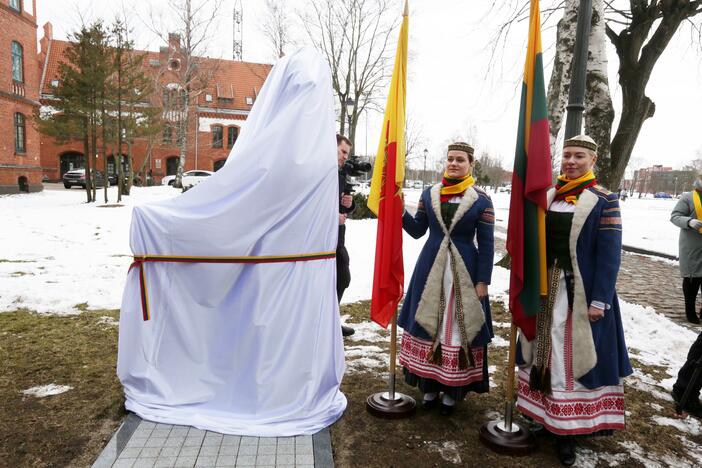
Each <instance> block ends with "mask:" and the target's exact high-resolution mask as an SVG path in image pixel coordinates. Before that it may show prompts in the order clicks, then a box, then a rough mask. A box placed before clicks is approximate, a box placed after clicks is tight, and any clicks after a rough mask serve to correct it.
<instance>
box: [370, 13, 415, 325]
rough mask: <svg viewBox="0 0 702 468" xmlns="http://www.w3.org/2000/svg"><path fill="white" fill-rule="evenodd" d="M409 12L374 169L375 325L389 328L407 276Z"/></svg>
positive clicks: (372, 201) (372, 197) (399, 46)
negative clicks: (404, 231)
mask: <svg viewBox="0 0 702 468" xmlns="http://www.w3.org/2000/svg"><path fill="white" fill-rule="evenodd" d="M408 26H409V8H408V5H407V2H406V1H405V11H404V14H403V18H402V27H401V28H400V38H399V39H398V41H397V52H396V54H395V68H394V70H393V73H392V82H391V83H390V94H389V95H388V102H387V105H386V106H385V117H384V118H383V127H382V131H381V134H380V143H379V145H378V153H377V155H376V158H375V167H374V168H373V179H372V181H371V190H370V195H369V196H368V208H370V210H371V211H372V212H373V213H375V215H376V216H378V234H377V237H376V244H375V271H374V273H373V295H372V299H371V320H373V321H374V322H376V323H377V324H378V325H380V326H382V327H387V326H388V323H390V321H391V320H392V317H393V315H394V314H395V311H396V310H397V304H398V303H399V302H400V299H402V293H403V289H404V280H405V273H404V267H403V263H402V212H403V210H404V208H403V203H402V197H401V195H402V183H403V181H404V178H405V102H406V86H405V85H406V82H407V29H408Z"/></svg>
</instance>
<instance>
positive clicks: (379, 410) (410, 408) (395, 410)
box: [366, 392, 417, 419]
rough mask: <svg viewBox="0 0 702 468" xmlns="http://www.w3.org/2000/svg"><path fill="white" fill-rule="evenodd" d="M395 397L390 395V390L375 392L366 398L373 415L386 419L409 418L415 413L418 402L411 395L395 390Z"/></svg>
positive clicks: (367, 407) (367, 405)
mask: <svg viewBox="0 0 702 468" xmlns="http://www.w3.org/2000/svg"><path fill="white" fill-rule="evenodd" d="M394 393H395V394H394V397H395V398H391V397H390V392H378V393H374V394H372V395H370V396H368V398H367V399H366V409H367V410H368V412H369V413H370V414H372V415H373V416H377V417H379V418H385V419H400V418H408V417H410V416H412V415H413V414H414V410H415V409H416V408H417V403H416V402H415V401H414V398H412V397H411V396H409V395H405V394H404V393H399V392H394Z"/></svg>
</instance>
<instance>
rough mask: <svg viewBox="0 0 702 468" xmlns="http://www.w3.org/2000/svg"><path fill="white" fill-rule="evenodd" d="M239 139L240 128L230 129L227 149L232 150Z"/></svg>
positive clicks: (228, 130)
mask: <svg viewBox="0 0 702 468" xmlns="http://www.w3.org/2000/svg"><path fill="white" fill-rule="evenodd" d="M237 138H239V127H229V128H228V129H227V148H231V147H232V146H234V143H236V139H237Z"/></svg>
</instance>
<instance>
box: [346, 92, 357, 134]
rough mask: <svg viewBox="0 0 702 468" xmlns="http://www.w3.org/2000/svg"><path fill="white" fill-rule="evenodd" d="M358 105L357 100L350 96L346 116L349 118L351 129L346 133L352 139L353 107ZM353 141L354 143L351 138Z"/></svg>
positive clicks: (347, 100)
mask: <svg viewBox="0 0 702 468" xmlns="http://www.w3.org/2000/svg"><path fill="white" fill-rule="evenodd" d="M355 106H356V101H355V100H354V99H353V98H352V97H351V96H349V97H348V98H347V99H346V118H347V119H348V122H349V129H348V130H347V131H346V135H347V136H348V137H349V139H351V114H352V113H353V108H354V107H355ZM351 143H353V140H351Z"/></svg>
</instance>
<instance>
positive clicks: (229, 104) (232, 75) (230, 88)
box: [41, 39, 272, 111]
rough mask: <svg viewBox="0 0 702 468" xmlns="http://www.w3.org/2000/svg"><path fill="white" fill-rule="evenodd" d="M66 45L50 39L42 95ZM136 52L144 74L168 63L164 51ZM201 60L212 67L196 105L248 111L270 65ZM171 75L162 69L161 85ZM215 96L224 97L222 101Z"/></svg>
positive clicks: (55, 74) (62, 58) (56, 75)
mask: <svg viewBox="0 0 702 468" xmlns="http://www.w3.org/2000/svg"><path fill="white" fill-rule="evenodd" d="M69 46H70V43H69V42H67V41H59V40H55V39H54V40H52V41H51V50H50V53H49V59H48V61H47V64H46V72H45V73H44V82H43V83H42V87H41V89H42V93H43V94H51V81H52V80H58V79H59V63H61V62H66V58H65V54H66V50H67V49H68V47H69ZM136 52H137V53H144V54H145V57H144V68H146V69H147V72H148V73H152V74H156V73H157V72H159V71H163V70H164V69H165V67H167V66H168V63H165V62H166V61H167V59H168V57H167V54H162V53H159V52H151V51H146V52H145V51H136ZM202 60H203V65H204V66H205V67H206V68H208V69H210V70H212V78H211V80H210V82H209V84H208V86H207V88H206V89H204V90H203V92H202V93H201V94H200V95H199V97H198V103H197V104H198V106H201V107H208V108H211V109H213V110H215V109H230V110H240V111H249V110H250V109H251V106H252V104H253V101H254V100H255V98H256V95H257V94H258V92H259V91H260V90H261V87H262V86H263V82H264V81H265V80H266V77H267V76H268V73H269V72H270V70H271V68H272V65H269V64H263V63H251V62H241V61H234V60H221V59H211V58H204V59H202ZM42 66H43V63H42ZM169 75H170V76H171V78H170V79H169ZM174 78H175V77H173V72H165V73H163V74H162V78H161V79H160V81H161V83H162V84H163V85H164V86H165V85H166V84H168V82H169V81H175V79H174ZM207 95H209V96H211V101H209V100H208V98H207ZM218 98H224V101H222V100H221V99H218ZM247 98H248V99H247ZM248 102H250V103H251V104H249V103H248Z"/></svg>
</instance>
